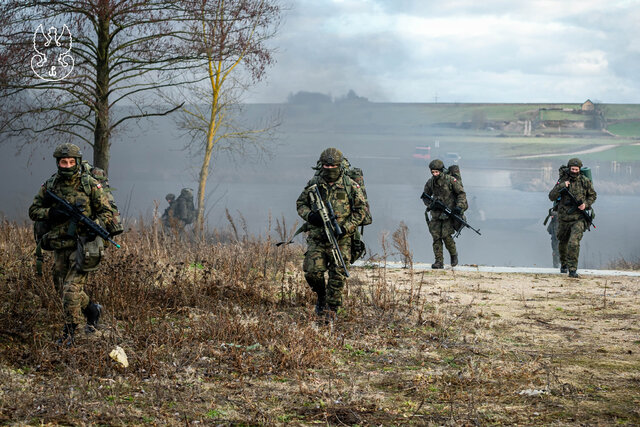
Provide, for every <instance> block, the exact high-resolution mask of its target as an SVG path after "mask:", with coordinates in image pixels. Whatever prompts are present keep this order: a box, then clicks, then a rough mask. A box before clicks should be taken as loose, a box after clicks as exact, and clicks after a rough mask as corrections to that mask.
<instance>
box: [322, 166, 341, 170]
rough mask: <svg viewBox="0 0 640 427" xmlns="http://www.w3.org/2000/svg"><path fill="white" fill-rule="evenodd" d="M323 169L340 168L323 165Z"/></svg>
mask: <svg viewBox="0 0 640 427" xmlns="http://www.w3.org/2000/svg"><path fill="white" fill-rule="evenodd" d="M322 167H323V168H325V169H335V168H337V167H338V166H337V165H322Z"/></svg>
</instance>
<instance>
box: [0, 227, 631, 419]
mask: <svg viewBox="0 0 640 427" xmlns="http://www.w3.org/2000/svg"><path fill="white" fill-rule="evenodd" d="M274 228H275V229H276V230H275V231H272V235H275V236H278V237H273V236H272V237H266V238H265V237H263V238H255V237H250V236H246V235H244V236H243V235H238V234H242V232H241V231H240V232H239V233H238V232H235V233H234V232H231V233H227V234H225V235H223V236H221V235H218V236H215V238H214V239H213V240H212V242H211V243H205V242H200V243H194V244H187V243H186V242H181V241H177V240H175V239H171V238H166V237H164V236H161V235H159V234H158V233H157V231H156V230H155V229H154V227H153V226H152V227H143V226H140V227H139V228H136V229H134V230H131V231H129V232H128V233H126V234H125V235H123V236H122V238H121V242H122V243H123V248H122V249H120V250H114V249H113V248H111V249H109V251H108V252H109V254H108V258H107V259H106V260H105V262H104V265H103V266H102V267H101V269H100V270H99V271H98V272H97V273H96V274H94V275H93V276H92V278H91V280H90V285H89V286H88V289H89V292H90V294H91V295H92V296H93V298H94V299H95V300H97V301H99V302H100V303H102V304H104V306H105V307H106V313H105V315H104V323H105V328H104V332H105V336H104V337H103V338H102V339H99V340H97V341H95V342H93V343H92V344H87V343H84V344H81V345H78V346H76V347H72V348H66V347H58V346H56V345H55V344H54V338H55V337H56V335H57V334H58V333H59V329H60V323H61V309H60V302H59V298H58V295H57V292H56V291H55V290H54V289H53V287H52V285H51V278H50V276H49V274H48V273H47V274H45V276H44V277H42V278H41V277H37V276H36V275H35V274H34V269H33V258H32V253H31V252H32V250H33V243H32V234H31V230H30V229H29V228H28V227H26V226H22V225H16V224H14V223H8V222H3V223H2V224H1V225H0V292H1V293H2V295H3V297H2V299H1V301H0V304H1V307H0V324H2V325H3V327H2V330H1V331H0V384H1V385H0V423H16V424H25V423H27V424H34V425H36V424H37V425H40V424H41V423H45V424H103V425H104V424H109V425H113V424H119V425H122V424H151V425H154V424H172V425H184V424H192V423H194V422H195V421H199V422H201V423H215V424H223V425H226V424H234V425H249V424H251V425H255V424H265V425H276V424H285V423H286V424H292V425H310V424H323V425H327V424H328V425H361V426H364V425H400V424H402V425H407V424H409V425H411V424H414V425H487V424H492V425H513V424H516V423H517V424H520V425H550V424H554V425H574V424H576V423H582V424H591V425H597V424H599V425H605V424H606V425H610V424H616V423H617V424H628V425H637V424H638V423H640V412H639V411H638V408H639V407H640V405H639V403H640V393H639V392H638V389H639V388H638V383H639V382H640V376H639V375H638V369H639V368H640V361H639V359H638V356H637V355H638V354H639V353H640V347H639V344H640V341H638V331H639V327H638V309H637V301H638V291H637V287H636V286H634V285H633V282H632V281H629V280H627V279H624V278H621V279H616V280H615V281H611V280H608V279H603V278H588V279H584V280H580V281H572V280H568V279H566V278H564V277H558V276H531V275H494V274H480V273H459V272H451V271H440V272H421V273H418V272H415V271H412V270H411V269H406V270H397V271H387V270H385V269H378V268H371V269H354V270H353V278H352V279H350V281H349V283H348V286H347V288H346V289H345V293H346V297H345V306H344V310H343V311H342V312H341V313H340V314H339V316H338V320H337V321H336V323H335V324H333V325H325V324H324V323H323V322H320V323H318V322H316V320H315V317H314V314H313V310H312V304H313V298H312V296H311V294H310V292H309V291H308V289H307V286H306V284H305V282H304V278H303V276H302V274H301V272H300V264H301V256H302V248H301V247H299V246H296V245H291V246H285V247H279V248H276V247H275V246H274V245H273V243H274V241H276V240H280V239H284V237H288V236H290V235H291V234H292V230H288V231H285V229H286V227H285V226H284V225H283V224H277V226H276V227H274ZM285 235H287V236H285ZM382 261H384V259H383V260H382ZM49 262H50V259H49ZM633 337H635V338H633ZM116 345H120V346H121V347H122V348H124V349H125V351H126V352H127V354H128V356H129V361H130V366H129V367H128V368H123V367H121V366H120V365H118V364H117V363H115V362H113V361H111V360H110V359H109V357H108V354H109V352H110V351H111V350H112V349H113V348H114V347H115V346H116Z"/></svg>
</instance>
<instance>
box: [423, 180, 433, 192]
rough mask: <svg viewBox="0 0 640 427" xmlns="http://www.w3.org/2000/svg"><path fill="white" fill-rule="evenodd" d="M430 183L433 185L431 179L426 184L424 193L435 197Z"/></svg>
mask: <svg viewBox="0 0 640 427" xmlns="http://www.w3.org/2000/svg"><path fill="white" fill-rule="evenodd" d="M430 183H431V178H429V179H428V180H427V182H426V183H425V184H424V189H423V190H422V192H423V193H426V194H428V195H430V196H433V188H432V186H431V185H430Z"/></svg>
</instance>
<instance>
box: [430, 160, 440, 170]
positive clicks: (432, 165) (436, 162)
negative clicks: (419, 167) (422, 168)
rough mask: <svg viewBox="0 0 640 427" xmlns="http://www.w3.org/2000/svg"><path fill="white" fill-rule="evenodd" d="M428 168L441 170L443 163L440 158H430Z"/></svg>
mask: <svg viewBox="0 0 640 427" xmlns="http://www.w3.org/2000/svg"><path fill="white" fill-rule="evenodd" d="M429 170H432V171H440V172H442V171H443V170H444V163H443V162H442V160H440V159H435V160H432V161H431V163H429Z"/></svg>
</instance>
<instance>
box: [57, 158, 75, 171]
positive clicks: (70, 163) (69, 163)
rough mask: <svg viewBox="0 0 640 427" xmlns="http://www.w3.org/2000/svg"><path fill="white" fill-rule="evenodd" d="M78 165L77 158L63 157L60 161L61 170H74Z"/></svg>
mask: <svg viewBox="0 0 640 427" xmlns="http://www.w3.org/2000/svg"><path fill="white" fill-rule="evenodd" d="M75 165H76V159H75V157H63V158H61V159H60V160H58V166H60V167H61V168H65V169H68V168H72V167H74V166H75Z"/></svg>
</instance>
